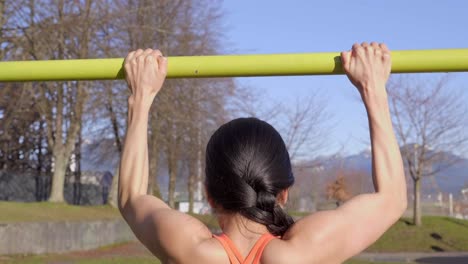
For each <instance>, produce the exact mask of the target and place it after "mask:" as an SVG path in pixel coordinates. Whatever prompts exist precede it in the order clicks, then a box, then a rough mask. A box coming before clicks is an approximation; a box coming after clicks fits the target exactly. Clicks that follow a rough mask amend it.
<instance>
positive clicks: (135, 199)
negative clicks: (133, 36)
mask: <svg viewBox="0 0 468 264" xmlns="http://www.w3.org/2000/svg"><path fill="white" fill-rule="evenodd" d="M166 69H167V61H166V59H165V58H164V57H163V56H162V55H161V52H159V51H157V50H156V51H155V50H151V49H147V50H145V51H142V50H138V51H136V52H131V53H129V55H128V56H127V58H126V59H125V72H126V79H127V83H128V87H129V88H130V90H131V95H130V97H129V99H128V127H127V134H126V137H125V145H124V149H123V152H122V157H121V161H120V176H119V196H118V204H119V209H120V212H121V214H122V216H123V217H124V219H125V220H126V221H127V223H128V225H129V226H130V228H131V229H132V230H133V232H134V233H135V235H136V236H137V238H138V239H139V240H140V241H141V242H142V243H143V244H144V245H145V246H146V247H147V248H148V249H149V250H150V251H151V252H152V253H153V254H154V255H156V256H157V257H158V258H159V259H161V260H162V261H163V262H164V263H167V262H170V261H171V260H174V261H175V262H180V260H181V259H184V258H186V257H187V256H185V255H187V254H188V252H190V251H191V250H192V249H193V248H195V247H196V245H197V243H198V242H199V241H201V240H202V239H204V238H210V237H211V232H210V231H209V230H208V229H207V228H206V227H205V226H204V225H203V224H202V223H201V222H199V221H198V220H196V219H195V218H193V217H191V216H189V215H186V214H183V213H180V212H178V211H176V210H172V209H171V208H170V207H169V206H168V205H167V204H166V203H164V202H163V201H162V200H160V199H158V198H156V197H154V196H152V195H147V194H146V193H147V188H148V173H149V170H148V142H147V133H148V131H147V130H148V115H149V110H150V107H151V104H152V102H153V100H154V98H155V96H156V94H157V93H158V92H159V90H160V89H161V87H162V85H163V82H164V79H165V76H166ZM182 226H183V227H184V228H181V227H182Z"/></svg>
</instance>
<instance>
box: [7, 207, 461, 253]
mask: <svg viewBox="0 0 468 264" xmlns="http://www.w3.org/2000/svg"><path fill="white" fill-rule="evenodd" d="M0 212H1V213H0V223H9V222H33V221H63V220H68V221H78V220H95V219H114V218H119V217H120V214H119V212H118V210H117V209H114V208H111V207H109V206H73V205H67V204H57V203H17V202H0ZM297 215H299V216H302V215H304V213H300V214H297ZM193 216H194V217H196V218H198V219H199V220H200V221H202V222H204V223H205V224H206V225H207V226H208V227H209V228H211V229H216V228H219V225H218V223H217V220H216V217H215V216H213V215H193ZM408 222H409V220H407V219H402V220H400V221H398V222H397V223H396V224H395V225H394V226H393V227H392V228H390V230H389V231H387V232H386V233H385V234H384V235H383V236H382V237H381V238H380V239H379V240H378V241H377V242H376V243H375V244H373V245H372V246H370V247H369V248H368V249H367V251H368V252H434V251H468V221H467V220H458V219H453V218H448V217H438V216H425V217H423V225H422V226H421V227H416V226H413V225H410V224H408Z"/></svg>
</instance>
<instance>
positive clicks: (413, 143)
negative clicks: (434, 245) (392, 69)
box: [388, 75, 468, 226]
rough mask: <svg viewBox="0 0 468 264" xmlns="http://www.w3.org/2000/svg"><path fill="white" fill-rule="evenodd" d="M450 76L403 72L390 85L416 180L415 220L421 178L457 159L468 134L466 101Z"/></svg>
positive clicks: (415, 219) (418, 220)
mask: <svg viewBox="0 0 468 264" xmlns="http://www.w3.org/2000/svg"><path fill="white" fill-rule="evenodd" d="M448 81H449V76H448V75H444V76H442V77H440V78H437V79H426V80H422V79H417V78H414V77H411V78H410V77H408V76H405V75H401V76H398V77H393V78H392V79H391V81H390V83H389V85H388V95H389V100H390V109H391V112H392V116H393V123H394V127H395V130H396V135H397V137H398V139H399V141H400V144H401V145H402V147H401V154H402V156H403V160H404V162H405V164H406V168H407V173H408V174H409V176H410V177H411V179H412V181H413V194H414V204H413V222H414V224H415V225H417V226H419V225H421V224H422V221H421V201H420V199H421V198H420V196H421V180H422V179H423V178H425V177H428V176H434V175H435V174H436V173H438V172H440V171H441V170H443V169H446V168H447V167H448V166H451V165H453V164H454V163H456V162H457V160H456V159H454V156H453V155H450V152H451V151H461V148H463V147H464V146H465V145H466V143H467V142H468V138H467V136H466V134H465V133H464V131H463V130H464V129H465V127H466V121H467V119H466V113H467V111H466V110H467V109H466V107H465V102H464V101H463V99H462V96H460V94H459V93H457V92H454V91H453V90H450V88H449V87H448Z"/></svg>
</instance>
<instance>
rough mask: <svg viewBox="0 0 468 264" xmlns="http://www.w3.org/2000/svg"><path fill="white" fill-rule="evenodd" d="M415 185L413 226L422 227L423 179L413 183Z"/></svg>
mask: <svg viewBox="0 0 468 264" xmlns="http://www.w3.org/2000/svg"><path fill="white" fill-rule="evenodd" d="M413 183H414V190H413V191H414V201H413V202H414V205H413V224H414V225H415V226H421V225H422V221H421V178H418V179H416V180H414V181H413Z"/></svg>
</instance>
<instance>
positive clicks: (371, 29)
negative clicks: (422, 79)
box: [224, 0, 468, 154]
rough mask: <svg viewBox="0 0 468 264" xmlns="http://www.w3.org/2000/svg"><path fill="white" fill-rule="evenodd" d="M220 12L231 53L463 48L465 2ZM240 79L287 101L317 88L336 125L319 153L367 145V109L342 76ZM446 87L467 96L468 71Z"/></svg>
mask: <svg viewBox="0 0 468 264" xmlns="http://www.w3.org/2000/svg"><path fill="white" fill-rule="evenodd" d="M224 9H225V12H226V16H225V20H224V21H225V25H226V32H225V35H226V42H227V43H228V44H229V45H228V47H229V48H228V50H227V52H228V53H238V54H242V53H294V52H326V51H342V50H347V49H349V48H350V47H351V45H352V44H353V43H354V42H362V41H368V42H370V41H378V42H385V43H387V44H388V46H389V47H390V49H393V50H407V49H443V48H468V15H467V14H468V1H466V0H457V1H455V0H446V1H429V0H426V1H421V0H411V1H408V0H407V1H403V0H398V1H383V0H382V1H371V0H353V1H345V0H342V1H332V0H328V1H312V0H309V1H306V0H301V1H299V0H296V1H292V0H289V1H274V0H270V1H267V0H255V1H254V0H250V1H249V0H226V1H225V2H224ZM428 77H431V76H430V75H428ZM238 81H239V82H240V83H242V84H244V85H248V86H249V87H252V89H259V90H261V91H264V92H265V94H266V96H265V98H274V99H276V100H280V99H281V100H282V101H284V100H286V102H290V103H291V104H292V103H293V102H294V101H295V98H296V97H298V96H299V97H301V96H305V95H307V94H308V93H310V92H311V91H313V90H319V92H320V93H322V94H324V95H325V96H326V98H327V99H328V100H329V105H328V109H329V112H330V113H332V114H333V116H334V123H335V124H336V125H335V127H334V129H333V131H331V136H330V138H329V147H328V148H326V149H324V150H323V153H322V154H330V153H333V152H335V151H337V150H338V149H339V148H341V147H342V146H344V151H345V152H346V153H356V152H359V151H361V150H363V149H364V148H366V147H367V145H368V140H367V139H368V132H367V121H366V115H365V111H364V108H363V106H362V104H361V103H360V102H359V101H358V100H356V99H357V98H358V94H357V92H356V91H355V89H354V88H353V87H352V86H351V84H350V83H349V82H348V80H347V78H346V77H345V76H300V77H259V78H239V79H238ZM450 85H451V86H452V88H453V89H462V90H465V91H466V93H465V95H466V97H467V99H468V95H467V93H468V73H454V74H452V79H451V82H450Z"/></svg>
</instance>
